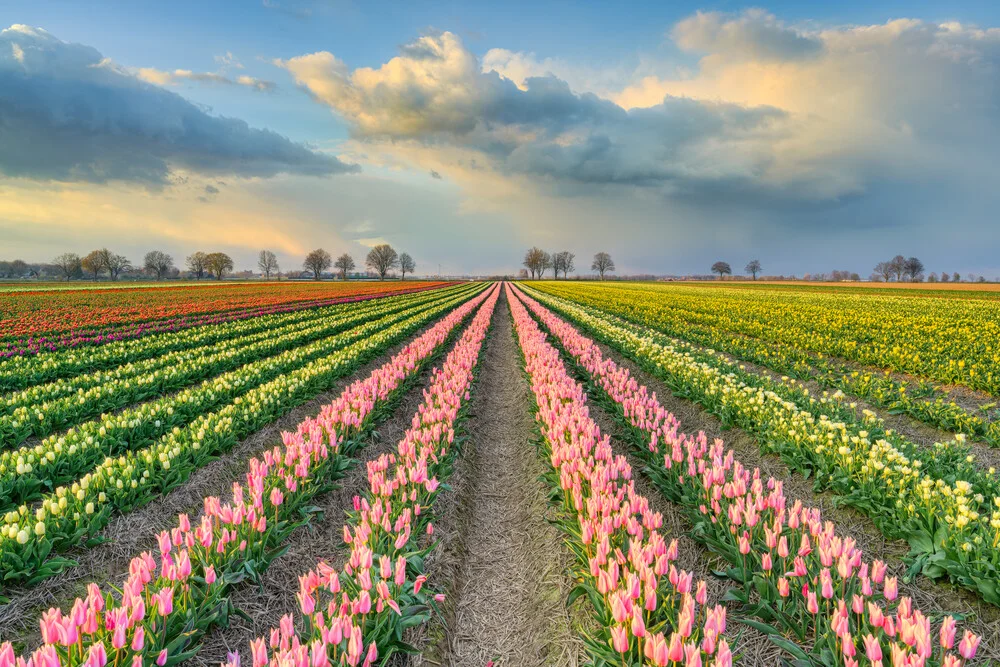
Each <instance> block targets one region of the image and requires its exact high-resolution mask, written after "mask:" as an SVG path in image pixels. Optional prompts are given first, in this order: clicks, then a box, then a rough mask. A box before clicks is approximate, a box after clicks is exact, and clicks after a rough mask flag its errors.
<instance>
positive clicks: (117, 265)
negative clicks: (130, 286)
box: [96, 248, 132, 280]
mask: <svg viewBox="0 0 1000 667" xmlns="http://www.w3.org/2000/svg"><path fill="white" fill-rule="evenodd" d="M96 252H97V257H98V261H99V262H100V263H101V268H102V269H103V270H105V271H107V272H108V276H109V277H110V278H111V280H118V276H119V275H120V274H121V272H122V271H127V270H128V269H131V268H132V263H131V262H130V261H129V260H128V258H127V257H125V256H123V255H118V254H116V253H113V252H111V251H110V250H108V249H107V248H101V249H100V250H98V251H96Z"/></svg>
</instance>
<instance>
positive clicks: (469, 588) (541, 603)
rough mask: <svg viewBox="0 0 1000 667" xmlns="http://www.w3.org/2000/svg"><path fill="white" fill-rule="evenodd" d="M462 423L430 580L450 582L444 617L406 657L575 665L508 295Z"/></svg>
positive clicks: (577, 650)
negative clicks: (461, 443)
mask: <svg viewBox="0 0 1000 667" xmlns="http://www.w3.org/2000/svg"><path fill="white" fill-rule="evenodd" d="M493 325H494V327H493V330H492V332H491V335H490V338H489V340H488V341H487V346H486V350H485V353H484V357H483V361H482V365H481V367H480V370H479V373H480V374H479V378H478V380H477V386H476V388H475V395H474V397H473V401H472V415H473V416H472V417H471V418H470V420H469V422H468V424H467V432H468V434H469V440H468V441H466V443H465V445H464V450H463V452H462V458H461V460H460V462H459V464H458V466H457V469H456V472H455V474H454V475H453V476H452V478H451V479H450V480H449V484H450V485H451V487H452V489H453V493H449V494H443V495H442V496H441V497H440V498H439V500H438V501H437V503H436V504H437V505H438V506H436V507H435V513H436V514H437V515H438V517H439V518H438V521H437V523H436V526H435V536H440V539H441V543H440V544H439V545H438V548H437V549H436V550H435V551H434V552H433V554H432V556H431V558H430V559H428V571H429V572H430V573H431V579H430V582H429V583H431V582H434V583H435V585H436V586H441V585H442V582H449V585H448V586H447V589H446V594H447V596H448V597H447V599H446V602H445V604H444V607H443V613H444V618H443V619H440V620H439V621H437V622H434V623H432V624H431V625H430V627H428V628H426V629H425V630H424V631H423V632H422V633H421V636H420V637H419V638H418V642H419V644H420V645H421V646H422V647H423V649H424V650H423V654H422V655H420V656H416V657H415V658H414V659H413V660H412V664H414V665H420V666H426V665H435V666H436V665H449V666H454V667H459V666H461V667H466V666H467V667H483V665H486V664H487V662H489V661H491V660H492V661H493V664H494V665H497V666H500V665H509V666H512V667H521V666H524V667H532V666H542V665H553V666H554V665H560V666H575V665H579V664H582V663H583V662H584V661H585V653H584V651H583V645H582V642H581V641H580V640H579V639H578V629H579V626H580V624H582V623H585V622H586V621H585V619H584V618H583V617H582V616H581V611H580V610H579V609H578V605H576V604H575V605H574V608H573V609H569V610H568V609H567V607H566V596H567V594H568V593H569V590H570V589H571V587H572V583H571V581H570V580H569V578H568V577H567V569H568V567H569V565H570V562H571V558H572V556H571V554H570V552H569V550H568V549H566V548H564V547H563V545H562V537H561V533H560V532H559V530H558V529H557V528H556V527H555V526H553V525H551V524H550V523H549V518H551V517H552V516H553V515H552V511H553V510H552V509H551V507H550V506H549V503H548V499H547V487H546V485H545V483H544V482H543V481H541V480H539V479H538V477H539V476H540V475H541V474H542V473H543V472H544V470H545V468H544V466H545V463H544V462H543V461H542V460H541V459H540V458H539V455H538V451H537V448H536V447H535V445H534V444H533V436H534V423H533V419H532V416H531V415H532V412H531V410H530V403H529V401H530V400H531V394H530V390H529V388H528V385H527V382H526V380H525V379H524V375H523V372H522V368H523V366H522V362H521V358H520V356H519V353H518V350H517V344H516V342H515V341H514V338H513V329H512V323H511V318H510V315H509V309H508V305H507V302H506V297H503V298H501V300H500V302H499V303H498V304H497V311H496V313H495V314H494V321H493Z"/></svg>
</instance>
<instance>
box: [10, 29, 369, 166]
mask: <svg viewBox="0 0 1000 667" xmlns="http://www.w3.org/2000/svg"><path fill="white" fill-rule="evenodd" d="M189 74H190V76H191V77H192V78H193V77H195V76H203V75H194V74H191V73H186V74H184V76H187V75H189ZM172 76H177V74H176V73H174V74H173V75H172ZM251 83H252V82H250V81H248V82H247V83H245V84H244V85H251ZM0 127H3V132H0V174H3V175H6V176H10V177H19V178H29V179H38V180H56V181H89V182H96V183H103V182H108V181H127V182H137V183H143V184H147V185H152V186H160V185H163V184H164V183H166V182H167V181H168V180H169V177H170V174H171V172H172V171H173V170H174V169H183V170H186V171H190V172H194V173H200V174H205V175H214V174H219V175H222V174H232V175H236V176H246V177H253V176H260V177H268V176H273V175H275V174H279V173H294V174H310V175H327V174H337V173H344V172H349V171H356V170H357V167H356V166H354V165H347V164H344V163H343V162H341V161H340V160H338V159H337V158H335V157H332V156H329V155H325V154H322V153H317V152H314V151H312V150H310V149H309V148H307V147H305V146H303V145H301V144H297V143H294V142H292V141H290V140H288V139H286V138H285V137H283V136H281V135H279V134H277V133H275V132H272V131H269V130H261V129H255V128H251V127H249V126H248V125H247V124H246V123H245V122H243V121H241V120H238V119H234V118H221V117H217V116H212V115H210V114H208V113H206V112H205V111H203V110H202V109H200V108H199V107H197V106H195V105H194V104H191V103H190V102H188V101H187V100H185V99H184V98H183V97H180V96H179V95H176V94H175V93H171V92H169V91H166V90H164V89H163V88H160V87H158V86H156V85H151V84H150V83H148V82H147V81H144V80H142V79H140V78H139V77H136V76H134V75H133V74H131V73H130V72H128V71H125V70H124V69H122V68H119V67H117V66H115V65H114V64H113V63H111V62H110V61H109V60H108V59H106V58H103V57H102V56H101V54H100V53H99V52H97V51H96V50H95V49H93V48H91V47H88V46H84V45H81V44H68V43H66V42H62V41H60V40H59V39H57V38H56V37H54V36H52V35H51V34H49V33H47V32H46V31H44V30H42V29H39V28H32V27H29V26H23V25H14V26H11V27H10V28H7V29H5V30H3V31H0Z"/></svg>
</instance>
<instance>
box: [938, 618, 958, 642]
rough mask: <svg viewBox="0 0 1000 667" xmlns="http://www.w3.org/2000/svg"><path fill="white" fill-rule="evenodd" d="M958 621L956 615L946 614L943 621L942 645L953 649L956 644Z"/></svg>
mask: <svg viewBox="0 0 1000 667" xmlns="http://www.w3.org/2000/svg"><path fill="white" fill-rule="evenodd" d="M956 625H957V624H956V623H955V617H954V616H945V617H944V620H942V621H941V647H942V648H946V649H949V650H950V649H951V648H952V647H953V646H954V645H955V631H956Z"/></svg>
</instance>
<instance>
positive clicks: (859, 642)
mask: <svg viewBox="0 0 1000 667" xmlns="http://www.w3.org/2000/svg"><path fill="white" fill-rule="evenodd" d="M525 302H526V303H527V304H528V307H529V308H530V309H531V310H532V312H533V313H534V314H535V316H536V317H538V318H539V319H540V320H541V321H542V322H543V324H544V325H545V327H546V329H548V330H549V331H550V332H551V333H552V334H553V336H554V337H555V338H556V339H557V340H558V342H559V344H560V346H561V347H562V348H563V349H564V350H565V352H566V354H567V356H568V357H569V358H570V359H571V360H572V362H573V363H574V364H576V365H578V367H579V368H580V370H581V372H582V373H583V374H584V375H585V376H586V377H588V378H589V379H590V381H591V383H592V385H591V386H592V387H593V388H594V389H595V390H596V392H595V393H596V394H597V395H598V396H599V397H600V398H602V399H603V401H604V403H605V404H606V405H608V406H609V407H610V408H611V410H612V411H613V413H614V414H615V415H616V416H617V417H618V419H619V420H620V421H621V422H622V423H623V424H624V425H625V427H626V429H627V430H628V432H629V433H630V434H631V436H632V438H633V443H634V444H635V445H636V447H635V449H636V451H637V452H638V453H639V454H640V456H642V457H643V458H644V460H645V462H646V463H647V464H648V471H649V472H650V475H651V477H652V479H653V481H654V482H655V483H656V485H657V486H658V487H659V488H660V489H661V490H662V491H663V492H664V493H665V495H666V496H667V497H668V498H669V499H670V500H672V501H673V502H675V503H678V504H679V505H681V506H682V508H683V509H684V510H685V511H686V513H687V515H688V516H689V517H690V519H691V521H692V523H693V528H694V530H693V535H694V536H695V537H696V539H699V540H700V541H702V542H703V543H705V544H706V545H707V546H708V547H709V548H711V549H712V550H713V551H715V552H716V553H718V554H720V555H721V556H723V557H724V558H725V559H726V560H727V561H728V562H729V564H730V568H729V569H728V570H726V572H725V574H726V575H727V576H728V577H729V578H730V579H731V580H732V581H733V582H734V583H736V584H737V585H738V587H737V588H735V589H733V590H730V591H729V593H728V594H727V595H726V596H725V599H727V600H730V601H733V602H737V603H739V605H740V606H739V610H740V611H741V612H743V613H744V614H748V615H753V616H756V617H759V618H760V619H761V621H763V623H760V622H752V621H746V620H745V622H748V623H749V624H751V625H753V626H754V627H755V628H757V629H759V630H761V631H764V632H766V633H767V634H768V635H769V636H770V637H771V638H772V640H773V641H775V643H776V644H778V645H779V646H781V647H782V648H784V649H785V650H786V651H787V652H788V653H789V654H790V655H791V656H792V657H793V658H796V659H801V660H805V661H809V662H813V661H814V662H816V663H819V664H824V665H846V666H853V665H858V664H859V663H860V664H881V662H879V661H881V660H883V658H888V659H891V660H892V662H893V664H894V665H899V664H904V665H948V666H958V665H961V664H963V661H964V660H971V659H972V658H973V657H974V656H975V654H976V651H977V649H978V645H979V642H980V638H979V637H977V636H976V635H974V634H973V633H971V632H969V631H968V630H966V631H965V633H964V635H963V637H962V639H961V641H960V642H958V643H957V644H956V641H955V640H956V632H957V624H956V620H955V618H954V617H952V616H945V617H944V619H943V620H942V622H941V624H940V627H939V628H938V629H937V633H932V632H931V621H930V618H929V617H928V616H927V615H926V614H924V613H922V612H921V611H920V610H919V609H916V608H915V607H914V605H913V602H912V600H910V599H909V598H906V597H903V598H900V597H899V590H898V581H897V580H896V579H895V578H893V577H889V576H886V567H885V565H884V564H883V563H881V562H879V561H874V562H871V563H869V562H866V561H865V560H864V559H863V557H862V553H861V551H860V550H859V549H858V548H857V547H856V544H855V542H854V540H853V539H852V538H849V537H843V536H839V535H837V534H836V531H835V528H834V526H833V524H832V523H830V522H826V523H824V522H823V521H822V518H821V515H820V512H819V510H818V509H815V508H807V507H803V506H802V504H801V502H799V501H795V502H794V503H792V504H791V505H790V506H789V502H788V499H787V497H786V496H785V495H784V492H783V488H782V482H781V481H780V480H776V479H774V478H768V479H762V478H761V476H760V472H759V470H754V471H752V472H751V471H749V470H748V469H747V468H746V467H744V466H743V465H742V464H741V463H740V462H739V461H738V460H737V459H736V458H735V456H734V454H733V452H732V451H731V450H729V451H726V450H725V448H724V445H723V443H722V441H721V440H716V441H715V442H714V443H712V444H709V443H708V441H707V438H706V437H705V435H704V433H700V434H699V435H698V436H696V437H694V436H690V435H686V434H684V433H682V432H681V431H680V424H679V422H678V421H677V419H676V418H675V417H674V415H673V414H671V413H670V412H669V411H667V410H666V409H664V408H663V406H662V405H661V404H660V403H659V402H658V400H657V399H656V396H655V394H652V393H650V392H649V391H648V389H647V388H646V387H645V386H643V385H640V384H639V383H638V382H637V381H636V379H635V378H634V377H632V376H631V374H630V373H629V371H628V370H627V369H623V368H620V367H618V366H617V364H615V363H614V361H612V360H610V359H606V358H604V357H603V355H602V354H601V351H600V349H599V348H598V347H597V345H595V344H594V343H593V341H591V340H589V339H588V338H586V337H584V336H582V335H581V334H580V333H579V332H578V331H577V330H576V329H574V328H573V327H572V326H570V325H569V324H567V323H566V322H565V321H563V320H561V319H560V318H558V317H556V316H555V315H554V314H553V313H552V312H551V311H549V310H547V309H546V308H544V307H543V306H541V305H540V304H539V303H538V302H537V301H534V300H533V299H530V298H525ZM789 639H792V640H793V641H789ZM862 655H863V657H864V658H865V659H866V660H867V663H866V662H865V661H864V660H862Z"/></svg>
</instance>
